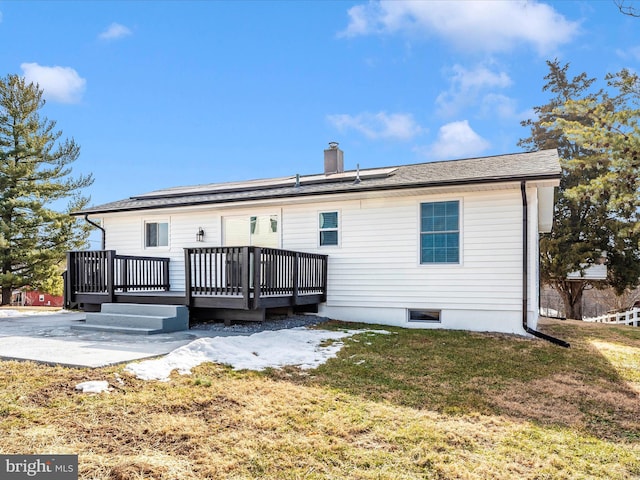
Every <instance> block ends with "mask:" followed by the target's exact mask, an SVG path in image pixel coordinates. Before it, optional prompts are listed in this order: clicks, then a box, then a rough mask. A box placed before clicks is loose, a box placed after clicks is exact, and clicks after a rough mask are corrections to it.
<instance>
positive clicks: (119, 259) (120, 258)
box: [65, 250, 169, 301]
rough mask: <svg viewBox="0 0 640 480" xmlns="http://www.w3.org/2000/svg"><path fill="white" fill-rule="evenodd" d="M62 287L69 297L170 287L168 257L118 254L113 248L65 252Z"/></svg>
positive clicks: (152, 290)
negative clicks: (65, 267) (65, 271)
mask: <svg viewBox="0 0 640 480" xmlns="http://www.w3.org/2000/svg"><path fill="white" fill-rule="evenodd" d="M65 282H66V285H65V287H66V288H65V290H67V291H68V292H69V294H70V295H71V296H69V299H70V300H71V301H72V300H73V298H72V297H73V295H75V294H79V293H80V294H82V293H95V294H105V295H110V296H113V295H114V294H115V293H116V292H131V291H138V292H142V291H145V292H154V291H168V290H169V259H168V258H159V257H133V256H128V255H117V254H116V252H115V251H114V250H93V251H83V252H68V253H67V274H66V275H65Z"/></svg>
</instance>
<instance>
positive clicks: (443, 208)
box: [420, 200, 460, 264]
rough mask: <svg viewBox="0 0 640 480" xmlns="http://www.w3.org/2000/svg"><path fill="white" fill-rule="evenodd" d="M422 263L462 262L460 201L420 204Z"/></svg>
mask: <svg viewBox="0 0 640 480" xmlns="http://www.w3.org/2000/svg"><path fill="white" fill-rule="evenodd" d="M420 263H423V264H433V263H460V202H459V201H458V200H451V201H447V202H428V203H421V204H420Z"/></svg>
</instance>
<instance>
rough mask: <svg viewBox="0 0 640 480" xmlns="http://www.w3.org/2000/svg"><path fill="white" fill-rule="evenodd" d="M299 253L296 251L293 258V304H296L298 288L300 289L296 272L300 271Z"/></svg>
mask: <svg viewBox="0 0 640 480" xmlns="http://www.w3.org/2000/svg"><path fill="white" fill-rule="evenodd" d="M299 265H300V253H299V252H296V253H295V257H294V258H293V305H298V290H299V289H300V279H299V278H298V277H299V275H298V272H299V271H300V267H299Z"/></svg>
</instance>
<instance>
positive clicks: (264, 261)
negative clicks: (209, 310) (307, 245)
mask: <svg viewBox="0 0 640 480" xmlns="http://www.w3.org/2000/svg"><path fill="white" fill-rule="evenodd" d="M185 286H186V293H187V296H188V297H189V298H190V299H191V298H194V297H199V296H229V297H241V298H243V299H244V304H245V308H249V309H256V308H260V306H261V304H264V303H265V299H266V298H268V297H291V299H292V304H293V305H297V304H298V297H299V296H302V295H309V294H315V295H320V296H321V297H322V301H325V300H326V286H327V256H326V255H319V254H314V253H304V252H294V251H290V250H280V249H275V248H261V247H208V248H186V249H185Z"/></svg>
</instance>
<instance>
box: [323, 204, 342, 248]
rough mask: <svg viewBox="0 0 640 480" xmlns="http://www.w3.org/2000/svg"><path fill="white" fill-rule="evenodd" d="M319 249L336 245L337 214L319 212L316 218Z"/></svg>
mask: <svg viewBox="0 0 640 480" xmlns="http://www.w3.org/2000/svg"><path fill="white" fill-rule="evenodd" d="M318 220H319V224H318V226H319V229H318V231H319V232H320V239H319V243H320V246H321V247H324V246H337V245H338V240H339V238H338V227H339V224H338V221H339V219H338V212H320V215H319V216H318Z"/></svg>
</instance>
